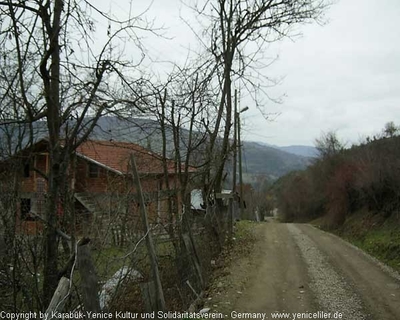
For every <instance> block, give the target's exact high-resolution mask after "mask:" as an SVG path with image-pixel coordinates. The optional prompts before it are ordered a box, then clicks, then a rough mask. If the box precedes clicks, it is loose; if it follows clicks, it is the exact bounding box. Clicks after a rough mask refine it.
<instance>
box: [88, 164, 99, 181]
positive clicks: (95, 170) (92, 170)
mask: <svg viewBox="0 0 400 320" xmlns="http://www.w3.org/2000/svg"><path fill="white" fill-rule="evenodd" d="M88 173H89V178H98V177H99V173H100V168H99V166H98V165H97V164H95V163H92V162H89V165H88Z"/></svg>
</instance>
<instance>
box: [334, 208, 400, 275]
mask: <svg viewBox="0 0 400 320" xmlns="http://www.w3.org/2000/svg"><path fill="white" fill-rule="evenodd" d="M335 233H337V234H338V235H339V236H341V237H343V238H344V239H346V240H348V241H349V242H351V243H353V244H354V245H356V246H357V247H359V248H361V249H363V250H364V251H366V252H368V253H369V254H371V255H372V256H374V257H376V258H377V259H379V260H380V261H382V262H384V263H386V264H387V265H389V266H391V267H392V268H393V269H395V270H397V271H399V272H400V219H399V215H397V214H393V215H392V216H391V217H389V218H387V219H385V218H383V216H382V215H380V214H379V213H376V214H373V213H371V212H367V211H365V210H361V211H359V212H357V213H355V214H353V215H351V216H350V217H349V218H348V219H347V220H346V222H345V224H344V225H343V226H342V227H340V228H339V229H337V230H336V231H335Z"/></svg>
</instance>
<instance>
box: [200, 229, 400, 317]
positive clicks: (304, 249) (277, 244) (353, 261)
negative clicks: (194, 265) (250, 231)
mask: <svg viewBox="0 0 400 320" xmlns="http://www.w3.org/2000/svg"><path fill="white" fill-rule="evenodd" d="M257 229H258V230H257V233H258V241H257V243H256V245H255V247H254V249H253V250H252V252H251V253H250V254H249V255H248V256H247V257H246V258H244V259H238V260H237V261H235V262H234V263H233V264H232V265H231V266H230V267H229V270H226V274H227V276H226V277H225V278H224V279H223V280H221V281H220V282H219V283H218V285H217V289H216V291H215V292H214V295H212V296H211V298H209V300H208V301H207V304H208V305H209V306H210V307H211V308H212V310H213V311H218V312H221V313H222V314H224V315H226V316H227V317H228V318H232V319H238V318H246V319H249V318H250V319H271V318H281V319H349V320H361V319H374V320H386V319H387V320H398V319H400V275H399V274H398V273H395V272H393V271H392V270H391V269H389V268H387V267H385V266H384V265H382V264H380V263H378V262H377V261H376V260H374V259H373V258H371V257H370V256H368V255H366V254H365V253H363V252H362V251H361V250H359V249H357V248H355V247H354V246H352V245H350V244H348V243H347V242H345V241H343V240H341V239H340V238H338V237H336V236H334V235H332V234H329V233H326V232H323V231H321V230H318V229H316V228H314V227H312V226H310V225H300V224H280V223H265V224H262V225H261V226H258V227H257Z"/></svg>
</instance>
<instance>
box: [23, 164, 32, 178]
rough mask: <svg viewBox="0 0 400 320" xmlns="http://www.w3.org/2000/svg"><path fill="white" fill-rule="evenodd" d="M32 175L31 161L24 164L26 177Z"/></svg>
mask: <svg viewBox="0 0 400 320" xmlns="http://www.w3.org/2000/svg"><path fill="white" fill-rule="evenodd" d="M30 176H31V166H30V165H29V163H25V165H24V177H25V178H29V177H30Z"/></svg>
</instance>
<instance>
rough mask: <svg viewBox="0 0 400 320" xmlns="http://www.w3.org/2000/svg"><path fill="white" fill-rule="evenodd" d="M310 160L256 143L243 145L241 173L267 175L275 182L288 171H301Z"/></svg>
mask: <svg viewBox="0 0 400 320" xmlns="http://www.w3.org/2000/svg"><path fill="white" fill-rule="evenodd" d="M310 163H311V159H310V158H307V157H303V156H299V155H296V154H293V153H289V152H286V151H284V150H280V149H279V148H276V147H272V146H266V145H265V144H260V143H257V142H250V141H244V143H243V172H245V173H250V174H251V175H254V174H263V175H267V176H268V177H269V178H270V179H272V180H275V179H277V178H279V177H281V176H283V175H285V174H287V173H289V172H290V171H294V170H303V169H305V168H306V167H307V166H308V165H309V164H310Z"/></svg>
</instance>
